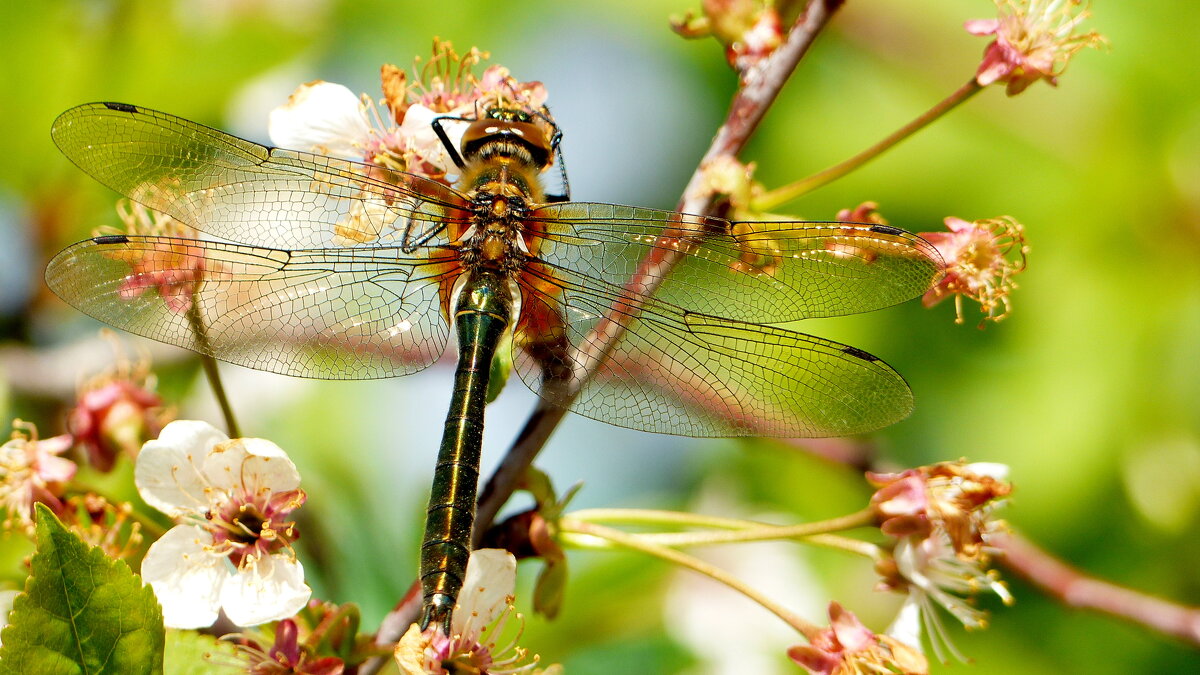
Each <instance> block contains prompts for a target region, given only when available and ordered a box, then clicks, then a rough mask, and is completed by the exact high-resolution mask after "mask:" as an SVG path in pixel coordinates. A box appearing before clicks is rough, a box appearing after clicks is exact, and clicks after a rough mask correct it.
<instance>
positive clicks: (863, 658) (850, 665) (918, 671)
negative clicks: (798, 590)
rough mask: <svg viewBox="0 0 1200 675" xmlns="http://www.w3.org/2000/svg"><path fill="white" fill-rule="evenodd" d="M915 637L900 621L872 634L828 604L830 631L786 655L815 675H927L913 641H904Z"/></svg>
mask: <svg viewBox="0 0 1200 675" xmlns="http://www.w3.org/2000/svg"><path fill="white" fill-rule="evenodd" d="M906 618H908V617H906ZM914 634H915V633H914V632H912V631H907V632H906V631H905V630H904V629H903V627H902V624H901V623H900V622H897V624H893V626H892V628H891V629H889V631H888V632H887V633H884V634H877V633H874V632H872V631H871V630H870V629H869V628H867V627H866V626H864V625H863V623H862V622H861V621H859V620H858V617H857V616H855V615H854V613H853V612H851V611H849V610H847V609H844V608H843V607H842V606H841V605H839V604H838V603H836V602H831V603H829V628H825V629H823V630H821V631H820V632H819V633H818V634H817V635H816V636H814V637H813V639H812V640H811V643H810V644H807V645H797V646H795V647H791V648H789V649H788V652H787V653H788V657H789V658H791V659H792V661H795V662H796V664H797V665H799V666H802V667H803V668H804V669H805V670H807V671H808V672H810V673H813V674H814V675H854V674H855V673H900V674H903V675H922V674H924V673H928V672H929V662H928V661H927V660H926V659H925V655H924V654H922V653H921V649H920V647H919V646H918V645H917V644H916V642H915V640H914V641H913V642H906V641H905V639H904V638H909V639H911V638H912V636H913V635H914Z"/></svg>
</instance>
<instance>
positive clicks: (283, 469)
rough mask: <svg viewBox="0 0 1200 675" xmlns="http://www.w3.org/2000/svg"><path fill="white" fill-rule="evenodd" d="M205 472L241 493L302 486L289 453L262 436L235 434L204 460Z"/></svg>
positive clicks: (225, 487)
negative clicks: (252, 436) (248, 436)
mask: <svg viewBox="0 0 1200 675" xmlns="http://www.w3.org/2000/svg"><path fill="white" fill-rule="evenodd" d="M204 475H205V476H206V477H207V478H208V480H209V482H210V483H211V484H212V485H213V486H215V487H219V488H221V489H222V490H226V491H228V492H229V493H230V494H231V495H234V496H239V497H240V496H241V495H243V494H244V495H256V494H259V493H261V492H267V493H270V492H286V491H288V490H295V489H296V488H297V487H300V472H299V471H297V470H296V465H295V464H293V463H292V460H291V459H289V458H288V456H287V453H286V452H284V451H283V450H282V449H281V448H280V447H279V446H278V445H275V444H274V443H272V442H271V441H268V440H266V439H263V438H235V439H233V440H232V441H229V442H228V443H222V444H220V445H218V446H216V447H214V448H213V451H212V453H210V454H209V455H208V457H206V458H205V460H204Z"/></svg>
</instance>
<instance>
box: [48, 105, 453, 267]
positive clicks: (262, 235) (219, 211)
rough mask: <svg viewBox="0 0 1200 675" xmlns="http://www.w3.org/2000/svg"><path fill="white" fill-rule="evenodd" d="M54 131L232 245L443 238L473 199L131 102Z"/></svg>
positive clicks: (78, 158) (85, 156)
mask: <svg viewBox="0 0 1200 675" xmlns="http://www.w3.org/2000/svg"><path fill="white" fill-rule="evenodd" d="M50 135H51V136H52V137H53V138H54V142H55V144H57V145H58V147H59V149H60V150H62V152H63V154H65V155H66V156H67V157H68V158H70V160H71V161H72V162H74V163H75V164H76V165H77V166H79V168H81V169H83V170H84V171H85V172H87V173H89V174H91V175H92V176H93V177H94V178H96V180H99V181H100V182H101V183H103V184H105V185H107V186H108V187H110V188H112V189H114V190H116V191H117V192H120V193H121V194H123V195H125V196H127V197H129V198H131V199H133V200H134V201H136V202H139V203H141V204H144V205H146V206H148V207H150V208H152V209H154V210H156V211H162V212H163V213H167V214H170V215H171V216H173V217H174V218H176V219H177V220H180V221H182V222H184V223H186V224H188V225H191V226H192V227H194V228H196V229H198V230H200V231H202V232H207V233H209V234H212V235H214V236H217V237H220V238H221V239H227V240H230V241H236V242H240V243H244V244H251V245H254V246H269V247H277V248H286V249H312V248H329V247H335V246H336V247H355V246H380V245H394V246H407V247H409V250H415V248H416V246H412V244H413V242H416V243H418V244H420V243H428V244H431V245H438V244H444V243H446V234H445V232H446V228H447V225H448V224H450V225H452V224H456V223H460V224H461V223H465V222H466V221H467V215H468V214H467V213H466V211H464V209H466V208H468V207H467V202H466V200H465V198H464V197H463V196H462V195H461V194H459V193H458V192H456V191H454V190H452V189H450V188H448V187H446V186H444V185H442V184H440V183H436V182H434V181H431V180H427V179H424V178H421V177H419V176H414V175H412V174H407V173H402V172H398V171H390V170H387V169H384V168H381V167H377V166H372V165H368V164H359V163H357V162H349V161H346V160H342V159H336V158H333V157H325V156H322V155H314V154H310V153H306V152H297V151H293V150H281V149H279V148H268V147H265V146H262V145H258V144H257V143H252V142H250V141H245V140H242V139H240V138H237V137H235V136H230V135H229V134H226V133H223V132H221V131H217V130H216V129H212V128H210V127H206V126H204V125H202V124H197V123H195V122H190V121H188V120H185V119H182V118H179V117H175V116H173V115H167V114H165V113H160V112H156V111H154V110H147V109H145V108H138V107H135V106H131V105H127V104H123V103H90V104H87V105H81V106H78V107H75V108H72V109H70V110H68V111H66V112H64V113H63V114H62V115H59V117H58V119H56V120H55V121H54V125H53V127H52V128H51V131H50Z"/></svg>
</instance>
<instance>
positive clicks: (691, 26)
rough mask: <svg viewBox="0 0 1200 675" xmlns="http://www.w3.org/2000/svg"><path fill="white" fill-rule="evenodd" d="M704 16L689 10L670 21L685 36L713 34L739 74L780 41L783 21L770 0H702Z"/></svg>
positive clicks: (676, 30)
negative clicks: (723, 47)
mask: <svg viewBox="0 0 1200 675" xmlns="http://www.w3.org/2000/svg"><path fill="white" fill-rule="evenodd" d="M700 9H701V12H702V13H703V16H696V15H695V13H693V12H688V13H687V14H686V15H685V16H683V17H681V18H675V19H672V21H671V28H672V30H674V31H675V32H676V33H678V34H679V35H682V36H683V37H685V38H689V39H695V38H702V37H707V36H709V35H712V36H713V37H715V38H716V39H717V41H718V42H720V43H721V44H722V45H724V46H725V59H726V60H727V61H728V62H729V65H731V66H733V68H734V69H735V70H737V71H738V72H739V73H744V72H746V71H747V70H748V69H750V68H751V67H752V66H754V65H755V64H757V63H759V62H760V61H762V60H763V59H765V58H767V57H768V56H770V55H771V54H772V53H773V52H774V51H775V50H776V49H777V48H778V47H779V45H781V44H782V43H783V22H782V19H781V18H780V16H779V11H778V10H777V9H776V7H775V3H774V2H773V1H771V0H703V2H702V3H701V5H700Z"/></svg>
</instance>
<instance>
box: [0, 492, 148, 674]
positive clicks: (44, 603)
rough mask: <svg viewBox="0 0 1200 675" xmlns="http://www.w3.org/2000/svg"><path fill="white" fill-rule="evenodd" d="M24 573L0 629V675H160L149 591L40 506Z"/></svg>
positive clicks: (125, 568) (118, 562) (123, 567)
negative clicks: (20, 590) (0, 640)
mask: <svg viewBox="0 0 1200 675" xmlns="http://www.w3.org/2000/svg"><path fill="white" fill-rule="evenodd" d="M31 567H32V574H31V575H30V576H29V578H28V579H26V580H25V592H24V593H22V594H21V595H19V596H17V599H16V601H15V602H14V603H13V611H12V614H11V615H9V621H10V623H11V625H10V626H8V627H7V628H5V629H4V633H3V636H2V638H3V645H4V646H3V647H0V673H24V674H27V675H69V674H72V673H82V674H86V675H99V674H100V673H114V674H120V675H134V674H137V673H161V672H162V668H163V641H164V631H163V623H162V611H161V610H160V609H159V607H158V601H157V600H155V599H154V593H153V591H151V590H150V588H149V587H145V586H142V582H141V580H140V579H139V578H138V577H137V575H135V574H134V573H133V572H132V571H130V569H129V566H128V565H126V564H125V562H124V561H121V560H113V559H111V558H109V557H107V556H105V555H104V552H103V551H101V550H100V549H98V548H93V547H90V546H88V545H87V544H85V543H84V542H83V541H82V540H80V539H79V537H77V536H75V535H74V534H72V533H71V532H68V531H67V530H66V528H64V527H63V525H62V523H60V522H58V519H57V518H55V517H54V514H53V513H51V512H50V509H48V508H46V507H45V506H43V505H41V504H38V505H37V552H36V553H35V554H34V556H33V561H32V564H31Z"/></svg>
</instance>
